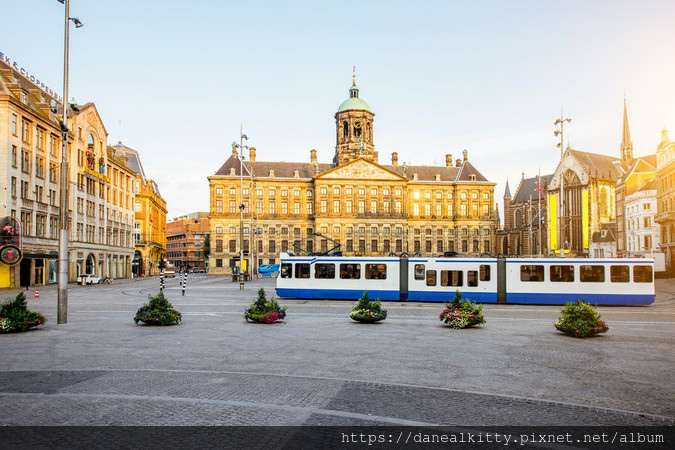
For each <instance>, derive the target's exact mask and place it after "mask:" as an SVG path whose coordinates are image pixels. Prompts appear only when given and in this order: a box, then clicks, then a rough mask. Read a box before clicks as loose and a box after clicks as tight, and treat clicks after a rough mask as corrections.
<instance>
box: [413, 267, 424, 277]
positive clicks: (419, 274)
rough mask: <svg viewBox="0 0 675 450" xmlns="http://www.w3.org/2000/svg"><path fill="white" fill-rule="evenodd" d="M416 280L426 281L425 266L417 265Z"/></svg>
mask: <svg viewBox="0 0 675 450" xmlns="http://www.w3.org/2000/svg"><path fill="white" fill-rule="evenodd" d="M415 279H416V280H424V264H415Z"/></svg>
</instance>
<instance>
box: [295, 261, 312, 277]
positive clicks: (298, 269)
mask: <svg viewBox="0 0 675 450" xmlns="http://www.w3.org/2000/svg"><path fill="white" fill-rule="evenodd" d="M295 278H309V263H297V264H296V265H295Z"/></svg>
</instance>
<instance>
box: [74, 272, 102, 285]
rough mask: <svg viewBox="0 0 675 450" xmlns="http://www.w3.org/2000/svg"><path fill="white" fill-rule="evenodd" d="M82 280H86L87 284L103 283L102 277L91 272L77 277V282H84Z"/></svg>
mask: <svg viewBox="0 0 675 450" xmlns="http://www.w3.org/2000/svg"><path fill="white" fill-rule="evenodd" d="M82 280H84V283H85V284H101V278H100V277H97V276H96V275H92V274H89V273H85V274H82V275H80V276H79V277H77V284H82Z"/></svg>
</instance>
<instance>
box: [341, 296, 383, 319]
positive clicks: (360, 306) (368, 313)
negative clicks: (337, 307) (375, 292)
mask: <svg viewBox="0 0 675 450" xmlns="http://www.w3.org/2000/svg"><path fill="white" fill-rule="evenodd" d="M349 317H351V318H352V319H355V318H357V317H365V318H372V319H379V320H384V319H386V318H387V310H386V309H382V302H381V301H380V300H370V299H369V298H368V291H363V295H362V296H361V298H360V299H359V301H358V302H357V303H356V306H354V309H352V312H350V313H349Z"/></svg>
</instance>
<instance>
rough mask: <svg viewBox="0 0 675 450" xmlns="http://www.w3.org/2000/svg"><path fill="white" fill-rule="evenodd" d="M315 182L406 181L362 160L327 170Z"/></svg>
mask: <svg viewBox="0 0 675 450" xmlns="http://www.w3.org/2000/svg"><path fill="white" fill-rule="evenodd" d="M316 179H317V180H319V179H321V180H329V179H351V180H355V179H358V180H364V179H365V180H382V181H384V180H390V181H407V179H406V178H404V177H402V176H400V175H399V174H397V173H394V172H392V171H390V170H387V169H385V168H384V167H382V166H380V165H379V164H376V163H374V162H372V161H368V160H366V159H363V158H359V159H355V160H354V161H351V162H349V163H347V164H343V165H341V166H339V167H336V168H334V169H331V170H329V171H328V172H325V173H323V174H321V175H319V176H317V177H316Z"/></svg>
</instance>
